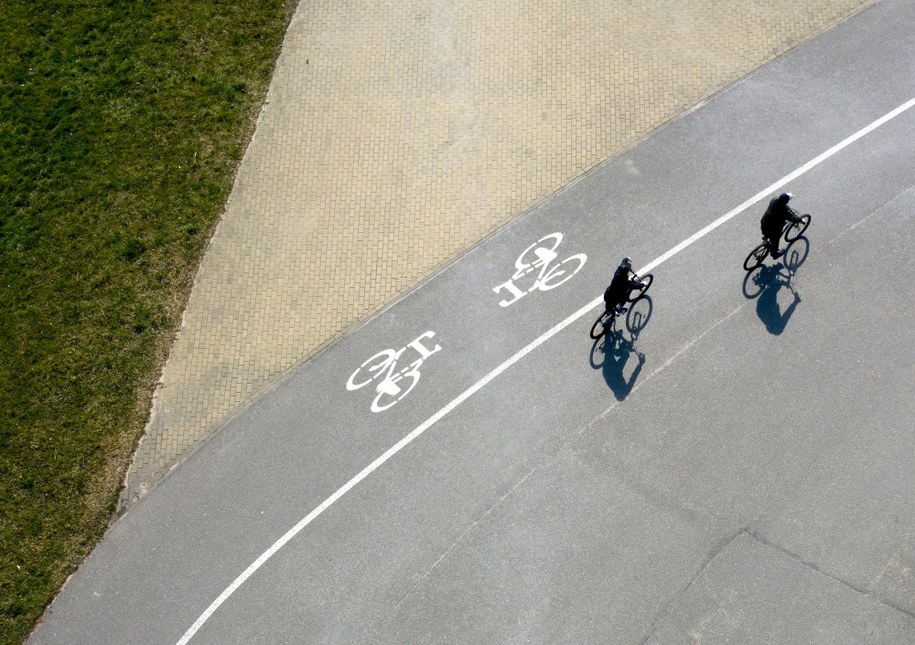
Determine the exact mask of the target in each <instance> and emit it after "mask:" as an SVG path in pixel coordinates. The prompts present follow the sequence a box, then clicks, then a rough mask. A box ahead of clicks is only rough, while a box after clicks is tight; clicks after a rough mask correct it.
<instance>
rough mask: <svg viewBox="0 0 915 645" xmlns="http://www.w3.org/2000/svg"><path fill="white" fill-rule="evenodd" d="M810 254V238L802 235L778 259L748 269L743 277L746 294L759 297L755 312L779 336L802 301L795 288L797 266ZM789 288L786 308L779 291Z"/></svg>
mask: <svg viewBox="0 0 915 645" xmlns="http://www.w3.org/2000/svg"><path fill="white" fill-rule="evenodd" d="M808 255H810V241H809V240H808V239H807V238H806V237H804V236H801V237H799V238H798V239H796V240H795V241H794V242H792V243H791V244H789V245H788V248H786V249H785V252H784V255H782V257H781V258H780V260H779V262H777V263H776V264H772V265H763V266H760V267H757V268H756V269H753V270H752V271H749V272H748V273H747V274H746V275H745V276H744V279H743V295H744V297H745V298H747V299H748V300H752V299H757V300H756V315H757V316H759V319H760V320H761V321H762V322H763V324H764V325H765V326H766V330H767V331H768V332H769V333H770V334H772V335H774V336H778V335H780V334H781V333H782V332H784V331H785V328H786V327H787V326H788V321H789V320H790V319H791V316H792V315H793V314H794V311H795V309H797V306H798V305H799V304H800V303H801V296H800V294H799V293H798V292H797V289H795V287H794V284H793V279H794V276H795V274H796V273H797V271H798V269H799V268H800V267H801V265H802V264H804V262H805V261H806V260H807V256H808ZM782 289H787V290H788V291H790V292H791V297H792V300H791V302H790V303H789V304H788V305H787V306H786V307H784V308H782V306H781V305H780V304H779V301H778V299H779V292H780V291H781V290H782Z"/></svg>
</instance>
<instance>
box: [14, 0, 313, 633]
mask: <svg viewBox="0 0 915 645" xmlns="http://www.w3.org/2000/svg"><path fill="white" fill-rule="evenodd" d="M295 4H296V0H257V1H254V0H233V1H231V2H230V1H219V0H185V1H181V2H178V1H174V2H166V1H155V0H150V1H144V2H136V1H109V2H105V1H102V0H80V1H77V0H56V1H54V2H47V1H43V0H5V1H4V2H2V3H0V42H2V43H3V56H2V57H0V642H3V643H10V642H19V641H21V640H23V639H24V638H25V637H26V636H27V635H28V633H29V631H30V630H31V628H32V626H33V625H34V623H35V621H36V620H37V619H38V618H39V617H40V615H41V613H42V611H43V610H44V608H45V607H46V606H47V604H48V603H49V602H50V601H51V600H52V598H53V596H54V594H55V593H56V591H57V590H58V589H59V588H60V586H61V584H62V583H63V582H64V580H65V579H66V577H67V576H68V575H69V574H70V573H72V571H73V570H74V569H75V568H76V566H77V565H78V564H79V562H80V561H81V560H82V559H83V558H84V557H85V555H86V554H87V553H88V552H89V550H90V549H91V548H92V546H93V545H94V544H95V543H96V541H97V540H98V539H99V538H100V537H101V535H102V534H103V533H104V531H105V528H106V527H107V525H108V523H109V522H110V520H111V518H112V514H113V512H114V510H115V505H116V503H117V497H118V491H119V489H120V486H121V483H122V480H123V477H124V473H125V471H126V468H127V466H128V464H129V461H130V457H131V455H132V453H133V450H134V449H135V447H136V443H137V441H138V439H139V437H140V435H141V434H142V432H143V427H144V424H145V422H146V419H147V416H148V412H149V406H150V400H151V396H152V391H153V387H154V384H155V381H156V379H157V378H158V374H159V372H160V371H161V367H162V364H163V362H164V360H165V358H166V355H167V352H168V349H169V346H170V343H171V339H172V336H173V334H174V331H175V330H176V329H177V326H178V324H179V321H180V316H181V311H182V309H183V307H184V305H185V303H186V301H187V298H188V295H189V292H190V285H191V282H192V280H193V275H194V272H195V271H196V268H197V265H198V262H199V260H200V258H201V254H202V251H203V248H204V246H205V244H206V242H207V240H208V238H209V236H210V234H211V232H212V230H213V226H214V224H215V222H216V220H217V218H218V217H219V215H220V214H221V212H222V209H223V206H224V203H225V200H226V198H227V196H228V193H229V190H230V189H231V186H232V181H233V178H234V174H235V170H236V168H237V165H238V162H239V160H240V159H241V156H242V154H243V152H244V148H245V145H246V144H247V141H248V140H249V138H250V136H251V133H252V131H253V127H254V120H255V118H256V115H257V111H258V109H259V107H260V105H261V102H262V100H263V97H264V94H265V93H266V88H267V84H268V83H269V78H270V73H271V71H272V69H273V65H274V63H275V60H276V56H277V54H278V53H279V48H280V45H281V43H282V38H283V33H284V31H285V27H286V25H287V23H288V20H289V18H290V16H291V13H292V11H293V10H294V7H295Z"/></svg>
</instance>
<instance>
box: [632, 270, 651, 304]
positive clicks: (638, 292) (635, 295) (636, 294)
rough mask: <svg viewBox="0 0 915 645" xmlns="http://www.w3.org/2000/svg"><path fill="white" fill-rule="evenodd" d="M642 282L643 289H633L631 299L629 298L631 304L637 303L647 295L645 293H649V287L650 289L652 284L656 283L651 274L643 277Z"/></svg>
mask: <svg viewBox="0 0 915 645" xmlns="http://www.w3.org/2000/svg"><path fill="white" fill-rule="evenodd" d="M642 282H643V283H644V284H643V285H642V286H641V287H639V288H638V289H633V290H632V291H631V292H630V293H629V298H628V300H629V302H635V301H636V300H638V299H639V298H641V297H642V296H644V295H645V292H646V291H648V287H650V286H651V283H652V282H654V276H653V275H651V274H650V273H649V274H648V275H643V276H642Z"/></svg>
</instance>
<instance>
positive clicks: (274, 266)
mask: <svg viewBox="0 0 915 645" xmlns="http://www.w3.org/2000/svg"><path fill="white" fill-rule="evenodd" d="M873 2H874V0H758V1H757V2H753V3H749V2H723V1H721V0H642V1H640V2H631V1H628V0H625V1H624V0H511V1H502V0H485V1H483V0H453V1H452V2H444V1H442V0H431V1H430V0H425V1H421V0H404V1H402V2H388V3H380V2H351V3H340V2H302V3H301V4H300V5H299V7H298V10H297V11H296V13H295V16H294V18H293V20H292V23H291V25H290V27H289V30H288V33H287V35H286V42H285V45H284V48H283V51H282V54H281V55H280V58H279V61H278V64H277V68H276V72H275V74H274V78H273V82H272V85H271V89H270V92H269V95H268V99H267V104H266V105H265V107H264V110H263V113H262V115H261V118H260V122H259V124H258V127H257V131H256V133H255V135H254V138H253V140H252V141H251V144H250V146H249V148H248V151H247V154H246V156H245V159H244V161H243V163H242V165H241V167H240V169H239V172H238V176H237V179H236V182H235V187H234V189H233V191H232V195H231V197H230V199H229V202H228V204H227V207H226V212H225V215H224V217H223V219H222V222H221V223H220V225H219V228H218V230H217V231H216V234H215V236H214V237H213V240H212V242H211V244H210V247H209V249H208V251H207V253H206V256H205V258H204V260H203V263H202V264H201V266H200V271H199V274H198V276H197V281H196V284H195V286H194V289H193V293H192V294H191V299H190V302H189V304H188V308H187V311H186V313H185V319H184V324H183V327H182V329H181V332H180V335H179V336H178V338H177V340H176V342H175V344H174V347H173V349H172V353H171V356H170V358H169V361H168V364H167V365H166V367H165V371H164V374H163V377H162V383H161V387H160V389H159V391H158V393H157V396H156V399H155V402H154V405H153V410H152V417H151V420H150V423H149V426H148V428H147V434H146V437H145V438H144V440H143V442H142V443H141V445H140V448H139V450H138V453H137V455H136V459H135V462H134V464H133V466H132V467H131V470H130V473H129V475H128V485H127V488H126V490H125V492H124V494H123V496H122V507H123V506H124V505H126V504H129V503H131V502H132V501H134V500H136V499H138V498H139V497H140V496H142V495H143V494H144V493H145V492H146V491H147V490H148V489H149V487H150V486H152V485H153V484H154V483H155V482H156V481H158V480H159V479H160V478H161V477H162V476H163V475H164V474H165V473H166V472H167V471H168V469H169V468H170V467H172V466H173V465H174V464H176V463H178V462H179V461H180V460H181V459H182V458H183V457H185V456H186V455H187V454H189V452H190V451H192V450H193V449H194V448H195V447H197V446H198V445H200V443H201V442H203V441H204V440H205V439H206V438H207V437H208V436H210V435H211V434H212V433H213V432H215V431H216V430H218V429H219V427H220V426H221V425H222V424H223V423H224V422H225V421H226V420H227V419H228V418H230V417H231V416H232V415H233V414H234V413H236V412H237V411H238V410H239V409H240V408H241V407H242V406H244V405H245V403H247V402H249V401H251V400H252V399H253V398H254V397H256V396H257V395H258V394H259V393H261V392H263V391H264V390H265V389H266V388H268V387H269V386H270V385H271V384H272V383H275V382H276V381H277V379H278V378H280V377H281V376H282V375H283V374H284V373H286V372H288V371H289V370H291V369H293V368H295V367H296V366H297V365H299V364H300V363H301V362H302V361H303V360H305V359H307V358H308V357H309V356H312V355H313V354H314V353H315V352H317V351H319V350H320V349H322V348H323V347H326V346H327V345H328V344H329V343H330V342H332V341H333V340H334V339H336V338H338V337H339V336H340V335H341V334H343V333H344V332H345V331H346V330H347V329H349V328H350V327H352V326H353V325H354V324H355V323H357V322H359V321H361V320H363V319H365V318H366V317H367V316H368V315H370V314H371V313H373V312H375V311H378V310H379V309H380V308H381V307H383V306H384V305H385V304H387V303H389V302H391V300H392V299H394V298H396V297H397V296H398V295H400V294H403V293H404V292H405V291H406V290H408V289H409V288H410V287H412V286H414V285H415V284H416V283H417V282H418V281H420V280H422V279H423V278H424V277H425V276H428V275H429V274H430V273H432V272H433V271H435V269H436V268H438V267H440V266H442V265H443V263H445V262H447V261H448V260H449V259H451V258H453V257H454V256H455V255H456V254H458V253H459V252H461V251H462V250H464V249H466V248H468V247H470V246H472V245H473V244H474V243H476V242H478V241H479V240H480V239H481V238H483V237H484V236H486V235H487V234H488V233H490V232H491V231H493V230H494V229H496V228H498V227H499V226H502V225H503V224H505V223H506V222H508V221H510V220H511V219H512V218H514V217H516V216H518V215H520V214H522V213H523V212H525V211H526V210H527V209H529V208H530V207H531V206H533V205H534V204H536V203H537V202H539V201H541V200H542V199H544V198H545V197H546V196H548V195H550V194H551V193H553V192H555V191H556V190H557V189H559V188H561V187H562V186H563V185H565V184H567V183H568V182H569V181H571V180H573V179H575V178H576V177H578V176H579V175H581V174H582V173H583V172H585V171H587V170H588V169H590V168H592V167H593V166H595V165H596V164H599V163H600V162H602V161H604V160H605V159H607V158H608V157H610V156H611V155H613V154H614V153H616V152H618V151H620V150H621V149H622V148H624V147H626V146H627V145H629V144H631V143H632V142H634V141H636V140H637V139H638V138H640V137H642V136H644V135H645V134H647V133H649V132H651V131H652V130H653V129H655V128H657V127H658V126H660V125H661V124H663V123H665V122H667V121H669V120H670V119H671V118H673V117H675V116H677V115H678V114H680V113H682V112H683V111H684V110H686V109H688V108H690V107H692V106H694V105H696V104H697V103H699V102H700V101H702V100H703V99H706V98H708V97H709V96H711V95H712V94H714V93H715V92H717V91H718V90H720V89H722V88H724V87H726V86H727V85H729V84H730V83H733V82H734V81H736V80H738V79H740V78H741V77H743V76H744V75H746V74H747V73H748V72H750V71H752V70H753V69H755V68H757V67H759V66H760V65H762V64H763V63H765V62H767V61H768V60H770V59H772V58H774V57H775V56H778V55H779V54H781V53H783V52H785V51H786V50H788V49H790V48H791V47H793V46H795V45H797V44H798V43H800V42H802V41H804V40H806V39H808V38H811V37H812V36H815V35H816V34H818V33H820V32H822V31H823V30H824V29H826V28H828V27H829V26H831V25H833V24H835V23H836V22H837V21H839V20H842V19H844V18H846V17H847V16H850V15H852V14H854V13H855V12H857V11H859V10H861V9H862V8H864V7H866V6H869V5H871V4H873Z"/></svg>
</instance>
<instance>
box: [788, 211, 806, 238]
mask: <svg viewBox="0 0 915 645" xmlns="http://www.w3.org/2000/svg"><path fill="white" fill-rule="evenodd" d="M808 226H810V215H801V221H800V222H789V223H788V225H787V226H786V227H785V241H786V242H793V241H794V240H796V239H797V238H799V237H800V236H801V235H803V234H804V231H806V230H807V227H808Z"/></svg>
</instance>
